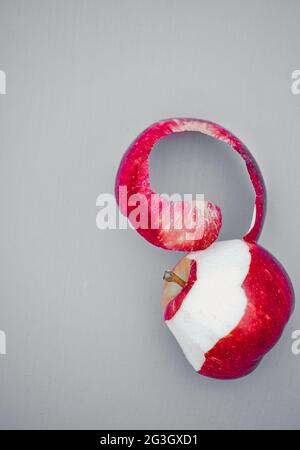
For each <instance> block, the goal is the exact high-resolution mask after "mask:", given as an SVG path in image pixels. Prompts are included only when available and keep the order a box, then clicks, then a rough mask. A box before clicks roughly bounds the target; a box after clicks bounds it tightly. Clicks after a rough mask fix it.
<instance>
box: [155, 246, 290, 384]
mask: <svg viewBox="0 0 300 450" xmlns="http://www.w3.org/2000/svg"><path fill="white" fill-rule="evenodd" d="M247 244H248V246H249V249H250V254H251V263H250V267H249V271H248V274H247V276H246V278H245V280H244V282H243V284H242V287H243V289H244V291H245V294H246V297H247V306H246V310H245V312H244V315H243V317H242V319H241V321H240V322H239V324H238V325H237V326H236V327H235V328H234V329H233V330H232V331H231V333H230V334H228V335H227V336H225V337H224V338H222V339H220V340H219V341H218V342H217V344H216V345H215V346H214V347H213V348H212V349H211V350H210V351H208V352H207V353H206V354H205V362H204V364H203V366H202V367H201V370H199V372H198V373H200V374H202V375H205V376H208V377H212V378H219V379H233V378H239V377H243V376H245V375H247V374H249V373H250V372H252V371H253V370H254V369H255V368H256V366H257V365H258V364H259V362H260V361H261V359H262V357H263V356H264V355H265V354H266V353H267V352H268V351H269V350H270V349H271V348H272V347H273V346H274V345H275V344H276V342H277V341H278V339H279V338H280V336H281V334H282V331H283V329H284V327H285V325H286V323H287V321H288V319H289V317H290V315H291V313H292V311H293V306H294V292H293V287H292V284H291V281H290V279H289V277H288V275H287V273H286V272H285V270H284V268H283V267H282V265H281V264H280V263H279V262H278V261H277V260H276V259H275V258H274V256H272V255H271V254H270V253H269V252H267V251H266V250H265V249H263V248H262V247H260V246H259V245H257V244H255V243H247ZM195 279H196V277H195V268H194V269H193V270H192V268H191V272H190V277H189V280H188V283H187V285H186V286H185V287H184V289H186V291H185V292H184V293H183V294H182V292H180V294H178V295H177V297H178V298H177V297H175V298H174V299H172V300H171V301H170V302H169V304H168V305H167V306H166V308H165V311H164V318H165V320H169V319H171V318H172V317H173V315H174V314H175V313H176V311H178V309H179V308H180V305H181V304H182V302H183V301H184V297H185V296H186V293H187V291H188V290H190V289H191V287H192V285H193V283H194V282H195Z"/></svg>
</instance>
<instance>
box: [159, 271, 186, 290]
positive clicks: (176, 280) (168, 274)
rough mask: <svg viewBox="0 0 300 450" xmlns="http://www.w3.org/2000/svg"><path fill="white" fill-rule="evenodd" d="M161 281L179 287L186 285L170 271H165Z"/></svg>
mask: <svg viewBox="0 0 300 450" xmlns="http://www.w3.org/2000/svg"><path fill="white" fill-rule="evenodd" d="M163 279H164V280H165V281H168V283H172V282H173V283H177V284H178V285H179V286H181V287H184V286H185V285H186V281H184V280H183V279H182V278H180V277H179V276H178V275H177V274H176V273H175V272H172V270H166V271H165V273H164V276H163Z"/></svg>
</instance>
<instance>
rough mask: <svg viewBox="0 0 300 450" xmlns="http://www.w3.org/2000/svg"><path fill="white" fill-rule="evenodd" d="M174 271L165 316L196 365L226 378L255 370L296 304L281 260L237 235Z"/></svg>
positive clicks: (184, 261)
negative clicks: (235, 238) (237, 237)
mask: <svg viewBox="0 0 300 450" xmlns="http://www.w3.org/2000/svg"><path fill="white" fill-rule="evenodd" d="M173 270H174V271H173V272H167V273H166V275H165V279H167V281H168V282H165V286H164V291H163V310H164V318H165V321H166V324H167V325H168V327H169V329H170V330H171V332H172V333H173V335H174V336H175V338H176V339H177V341H178V343H179V345H180V346H181V347H182V350H183V352H184V353H185V355H186V357H187V359H188V361H189V362H190V363H191V365H192V366H193V367H194V369H195V370H196V371H197V372H199V373H200V374H202V375H206V376H209V377H214V378H222V379H227V378H237V377H241V376H244V375H247V374H248V373H249V372H251V371H252V370H253V369H255V367H256V366H257V364H258V363H259V362H260V360H261V359H262V357H263V356H264V354H265V353H266V352H268V351H269V350H270V349H271V348H272V347H273V345H274V344H275V343H276V342H277V340H278V339H279V337H280V335H281V333H282V331H283V328H284V326H285V324H286V322H287V321H288V319H289V317H290V314H291V312H292V308H293V288H292V285H291V283H290V280H289V278H288V276H287V274H286V272H285V271H284V269H283V267H282V266H281V265H280V264H279V262H278V261H277V260H276V259H275V258H274V257H273V256H272V255H271V254H270V253H268V252H267V251H266V250H264V249H263V248H262V247H260V246H259V245H257V244H255V243H247V242H245V241H244V240H239V239H237V240H232V241H221V242H216V243H214V244H212V245H211V246H210V247H209V248H208V249H206V250H202V251H198V252H194V253H190V254H189V255H187V256H186V257H184V258H183V259H182V260H181V261H180V262H179V264H178V265H177V266H176V267H175V268H174V269H173ZM174 274H175V275H174ZM174 277H175V278H174ZM170 281H171V282H170ZM172 281H173V282H172Z"/></svg>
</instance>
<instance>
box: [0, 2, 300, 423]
mask: <svg viewBox="0 0 300 450" xmlns="http://www.w3.org/2000/svg"><path fill="white" fill-rule="evenodd" d="M299 14H300V2H299V1H297V0H288V1H283V0H282V1H278V0H272V1H271V0H270V1H267V0H264V1H261V0H257V1H241V0H240V1H237V0H235V1H226V2H224V1H221V0H219V1H209V2H208V1H199V0H198V1H196V0H195V1H193V0H188V1H177V0H175V1H174V0H172V1H171V0H167V1H162V0H155V1H153V2H150V1H142V0H139V1H138V0H137V1H132V0H129V1H116V0H113V1H100V0H99V1H92V0H90V1H62V0H55V1H53V0H52V1H49V0H48V1H26V2H25V1H21V0H19V1H12V0H7V1H3V0H2V1H0V69H2V70H5V72H6V74H7V95H6V96H4V95H2V96H1V97H0V146H1V164H0V184H1V186H0V201H1V211H2V214H1V237H0V246H1V247H0V258H1V272H0V289H1V312H0V329H2V330H4V331H5V332H6V335H7V355H6V356H3V355H0V399H1V401H0V426H1V427H2V428H100V429H101V428H103V429H105V428H110V429H114V428H116V429H118V428H125V429H126V428H148V429H151V428H159V429H163V428H171V429H176V428H181V429H184V428H194V429H205V428H209V429H214V428H236V429H240V428H242V429H247V428H298V427H299V425H300V389H299V378H300V356H295V355H293V354H292V352H291V344H292V340H291V333H292V331H293V330H295V329H299V328H300V320H299V317H298V315H299V307H298V306H297V303H296V309H295V313H294V315H293V318H292V319H291V321H290V322H289V324H288V326H287V327H286V330H285V333H284V335H283V337H282V339H281V340H280V342H279V344H278V345H277V346H276V348H274V349H273V350H272V352H271V353H270V354H269V355H268V356H267V357H266V358H265V359H264V360H263V362H262V363H261V365H260V366H259V368H258V369H257V370H256V371H255V372H254V373H252V374H251V375H249V376H248V377H246V378H243V379H240V380H237V381H229V382H221V381H216V380H211V379H208V378H205V377H201V376H199V375H196V374H195V373H194V372H193V369H192V368H191V367H190V366H189V364H188V363H187V361H186V360H185V358H184V356H183V354H182V353H181V351H180V350H179V348H178V346H177V344H176V342H175V340H174V339H173V337H172V336H171V334H170V333H169V331H168V330H167V328H166V327H165V325H164V324H163V321H162V317H161V309H160V296H161V289H162V280H161V278H162V273H163V271H164V269H165V268H169V267H170V266H172V265H173V264H174V263H176V262H177V261H178V260H179V257H180V256H181V255H180V254H179V253H172V252H166V251H163V250H160V249H157V248H155V247H153V246H151V245H150V244H148V243H147V242H146V241H144V240H143V239H141V238H140V237H139V236H138V234H137V233H136V232H134V231H133V230H128V231H99V230H98V229H97V228H96V224H95V218H96V213H97V211H98V208H96V206H95V202H96V198H97V196H98V195H99V194H100V193H101V192H113V187H114V177H115V173H116V170H117V167H118V164H119V161H120V159H121V156H122V154H123V152H124V150H125V149H126V147H127V146H128V145H129V143H130V142H131V141H132V140H133V139H134V138H135V136H136V135H137V134H138V133H139V132H140V131H141V130H142V129H144V128H145V127H146V126H148V125H149V124H151V123H152V122H154V121H156V120H159V119H161V118H165V117H172V116H179V117H180V116H182V117H184V116H189V117H193V116H194V117H200V118H207V119H210V120H213V121H216V122H219V123H221V124H222V125H223V126H225V127H227V128H228V129H230V130H231V131H233V132H234V133H236V134H237V135H238V136H239V137H240V138H241V139H242V140H243V141H244V142H245V143H246V144H247V145H248V147H249V148H250V149H251V150H252V152H253V154H254V155H255V157H256V159H257V160H258V162H259V163H260V166H261V169H262V172H263V174H264V177H265V180H266V185H267V188H268V194H269V197H268V200H269V203H268V214H267V219H266V222H265V227H264V232H263V235H262V237H261V239H260V243H261V244H262V245H263V246H265V247H266V248H267V249H269V250H270V251H272V253H274V254H275V255H276V256H277V257H278V259H279V260H280V261H281V262H282V263H283V264H284V266H285V267H286V269H287V271H288V272H289V274H290V276H291V279H292V280H293V283H294V287H295V291H296V296H297V292H298V291H299V287H300V286H299V278H298V270H299V227H300V214H299V164H300V157H299V118H300V96H293V95H292V94H291V73H292V71H293V70H295V69H299V64H300V61H299ZM158 147H159V149H160V151H159V152H158V151H157V152H153V153H152V157H151V176H152V182H153V187H154V188H156V189H157V190H159V191H160V192H165V191H169V192H180V193H184V192H192V193H195V192H198V193H202V192H204V193H205V195H206V197H207V198H209V199H211V200H213V201H215V202H217V203H218V204H219V205H220V206H221V207H222V209H223V215H224V227H223V230H222V236H221V237H222V238H223V239H229V238H233V237H239V236H242V234H243V232H245V231H246V230H247V228H248V226H249V223H250V220H251V215H252V201H253V196H252V191H251V186H250V184H249V181H248V178H247V176H246V172H245V171H244V169H243V166H242V164H241V162H240V161H239V159H238V158H237V157H236V155H233V154H232V153H230V152H228V149H227V147H226V146H224V145H222V144H221V143H217V142H214V141H211V139H209V138H205V137H201V136H199V135H196V134H193V133H191V134H186V135H181V136H176V138H175V139H174V136H171V137H170V138H169V139H165V140H164V141H162V142H160V144H159V145H158ZM296 298H297V297H296Z"/></svg>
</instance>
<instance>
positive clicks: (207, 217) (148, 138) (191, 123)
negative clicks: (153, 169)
mask: <svg viewBox="0 0 300 450" xmlns="http://www.w3.org/2000/svg"><path fill="white" fill-rule="evenodd" d="M185 131H195V132H200V133H203V134H206V135H209V136H211V137H214V138H216V139H219V140H221V141H224V142H226V143H227V144H229V145H230V146H231V147H232V148H233V149H234V150H235V151H237V152H238V153H239V154H240V155H241V157H242V158H243V159H244V161H245V164H246V167H247V170H248V173H249V175H250V178H251V181H252V184H253V187H254V190H255V194H256V199H255V211H254V218H253V223H252V226H251V228H250V230H249V231H248V233H247V235H246V236H245V237H244V239H245V240H248V241H255V240H256V239H257V238H258V236H259V234H260V232H261V228H262V225H263V221H264V213H265V187H264V183H263V178H262V176H261V173H260V170H259V168H258V166H257V164H256V162H255V160H254V158H253V157H252V155H251V153H250V152H249V150H248V149H247V148H246V147H245V145H244V144H243V143H242V142H241V141H240V140H239V139H238V138H237V137H236V136H234V135H233V134H232V133H231V132H229V131H228V130H226V129H225V128H223V127H221V126H220V125H217V124H215V123H213V122H209V121H206V120H200V119H168V120H163V121H160V122H157V123H155V124H154V125H151V126H150V127H149V128H147V129H146V130H145V131H143V132H142V133H141V134H140V135H139V136H138V137H137V138H136V139H135V141H134V142H133V143H132V144H131V146H130V147H129V149H128V150H127V152H126V153H125V155H124V157H123V159H122V161H121V163H120V166H119V170H118V173H117V177H116V183H115V195H116V199H117V202H118V204H119V208H120V210H121V212H122V214H124V215H125V216H127V217H128V218H129V221H130V222H131V223H132V224H133V226H134V227H135V228H136V230H137V232H138V233H139V234H140V235H141V236H143V237H144V238H145V239H146V240H147V241H149V242H150V243H151V244H153V245H156V246H158V247H161V248H164V249H167V250H179V251H186V252H190V251H195V250H202V249H205V248H207V247H209V245H211V244H212V243H213V242H214V241H215V240H216V239H217V237H218V235H219V232H220V229H221V226H222V215H221V211H220V208H219V207H218V206H217V205H214V204H213V203H212V202H210V201H205V202H204V206H203V207H202V208H201V210H200V209H199V208H197V205H195V204H193V203H192V202H187V201H186V202H172V201H169V200H166V199H164V198H162V197H159V202H158V203H155V204H154V205H153V202H151V198H153V194H155V192H154V191H153V190H151V187H150V181H149V155H150V152H151V150H152V148H153V146H154V144H155V143H156V142H157V141H158V140H159V139H161V138H163V137H164V136H167V135H169V134H172V133H180V132H185ZM124 186H125V187H126V189H127V192H126V195H124V194H122V189H120V188H122V187H124ZM141 195H142V197H143V199H144V200H143V201H144V205H143V206H144V207H145V209H146V215H147V221H146V222H147V224H146V226H144V227H143V226H137V224H136V222H134V221H133V220H132V217H131V216H132V214H133V213H134V210H135V208H136V205H137V203H135V202H134V201H133V202H131V201H130V199H131V200H132V199H134V198H136V199H138V197H139V196H141ZM157 195H158V194H157ZM168 207H171V209H172V208H175V209H176V208H183V209H184V208H187V210H189V211H190V214H189V216H188V220H187V221H184V224H183V226H182V227H180V229H178V228H177V227H176V220H175V219H174V218H172V217H171V220H170V223H168V227H165V226H164V224H163V220H162V216H161V211H162V210H163V209H164V208H165V209H166V210H167V209H168ZM153 217H154V218H155V219H154V222H155V226H150V224H151V223H152V222H151V221H152V218H153ZM195 217H197V220H195Z"/></svg>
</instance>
